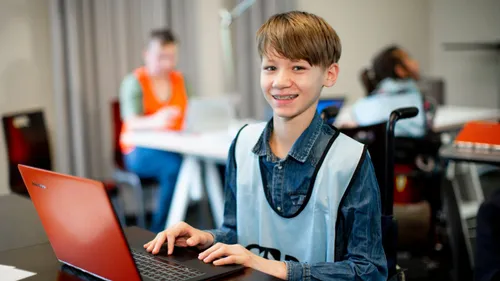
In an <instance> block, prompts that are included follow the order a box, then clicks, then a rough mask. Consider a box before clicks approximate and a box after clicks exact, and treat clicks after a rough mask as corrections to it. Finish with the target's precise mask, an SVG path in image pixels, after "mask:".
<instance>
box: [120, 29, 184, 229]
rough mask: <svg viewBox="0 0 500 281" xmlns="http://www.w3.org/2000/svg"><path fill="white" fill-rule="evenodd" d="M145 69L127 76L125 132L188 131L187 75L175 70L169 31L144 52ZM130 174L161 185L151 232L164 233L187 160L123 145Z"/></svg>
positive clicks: (123, 109)
mask: <svg viewBox="0 0 500 281" xmlns="http://www.w3.org/2000/svg"><path fill="white" fill-rule="evenodd" d="M144 62H145V66H144V67H141V68H138V69H136V70H135V71H134V72H133V73H131V74H129V75H127V76H126V77H125V78H124V79H123V82H122V84H121V88H120V110H121V117H122V119H123V120H124V122H123V128H122V133H124V132H126V131H129V130H144V129H147V130H172V131H179V130H182V129H183V126H184V119H185V112H186V107H187V94H186V88H185V86H184V78H183V76H182V74H181V73H180V72H178V71H175V66H176V63H177V43H176V39H175V37H174V35H173V34H172V32H171V31H170V30H155V31H153V32H152V33H151V38H150V41H149V44H148V46H147V49H146V51H145V53H144ZM121 149H122V152H123V154H124V162H125V167H126V169H127V170H129V171H131V172H133V173H136V174H137V175H138V176H139V177H141V178H146V177H152V178H156V179H157V180H158V181H159V184H160V188H159V191H158V193H157V210H156V211H155V213H154V215H153V220H152V225H151V231H153V232H159V231H161V230H163V229H164V227H165V222H166V218H167V214H168V210H169V208H170V201H171V200H172V196H173V192H174V188H175V184H176V181H177V175H178V173H179V169H180V165H181V161H182V156H181V155H179V154H177V153H172V152H168V151H162V150H155V149H148V148H142V147H130V146H126V145H124V144H121Z"/></svg>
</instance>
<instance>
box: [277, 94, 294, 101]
mask: <svg viewBox="0 0 500 281" xmlns="http://www.w3.org/2000/svg"><path fill="white" fill-rule="evenodd" d="M272 96H273V98H274V99H275V100H293V99H295V98H297V97H298V96H299V95H272Z"/></svg>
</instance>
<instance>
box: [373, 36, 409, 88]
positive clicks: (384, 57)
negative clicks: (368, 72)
mask: <svg viewBox="0 0 500 281" xmlns="http://www.w3.org/2000/svg"><path fill="white" fill-rule="evenodd" d="M400 51H401V48H400V47H399V46H397V45H392V46H389V47H386V48H385V49H384V50H382V51H381V52H380V53H379V54H378V55H377V56H376V57H375V58H374V59H373V72H374V80H375V81H374V82H375V85H377V84H378V83H380V81H382V80H384V79H385V78H393V79H398V78H399V77H398V75H397V74H396V66H397V65H401V66H402V67H405V65H404V64H403V62H402V61H401V56H400V54H399V52H400Z"/></svg>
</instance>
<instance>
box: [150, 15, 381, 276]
mask: <svg viewBox="0 0 500 281" xmlns="http://www.w3.org/2000/svg"><path fill="white" fill-rule="evenodd" d="M257 42H258V50H259V54H260V56H261V60H262V69H261V88H262V91H263V94H264V96H265V98H266V99H267V101H268V102H269V104H270V105H271V107H272V108H273V118H272V119H271V121H269V122H268V123H267V124H258V125H250V126H246V127H244V128H242V129H241V130H240V132H239V134H238V136H237V137H236V138H235V140H234V141H233V144H232V145H231V148H230V152H229V160H228V166H227V167H228V168H227V177H226V188H225V199H226V201H225V214H224V224H223V227H222V229H219V230H213V231H208V232H205V231H201V230H198V229H195V228H193V227H191V226H189V225H187V224H186V223H179V224H177V225H176V226H174V227H172V228H169V229H167V230H165V231H164V232H162V233H160V234H158V235H157V237H156V238H155V239H154V240H153V241H150V242H149V243H147V244H145V245H144V247H145V248H146V249H147V251H149V252H152V253H153V254H156V253H158V251H159V249H160V247H161V246H162V245H163V243H165V242H167V243H168V253H169V254H171V253H172V251H173V246H174V244H175V245H178V246H181V247H182V246H198V248H199V249H202V250H205V251H204V252H202V253H201V254H200V255H199V258H200V259H201V260H203V261H204V262H213V264H215V265H223V264H233V263H237V264H243V265H244V266H247V267H252V268H254V269H257V270H260V271H262V272H265V273H267V274H271V275H273V276H276V277H278V278H281V279H288V280H310V279H314V280H355V279H356V280H360V279H361V280H384V279H386V277H387V268H386V259H385V255H384V250H383V248H382V239H381V225H380V222H381V214H380V198H379V190H378V186H377V182H376V179H375V174H374V170H373V167H372V164H371V162H370V160H369V157H368V155H367V152H366V149H365V148H364V147H363V146H362V145H361V144H360V143H358V142H356V141H354V140H352V139H349V138H348V137H346V136H345V135H342V134H339V132H338V131H337V130H336V129H334V128H332V127H330V126H329V125H327V124H326V123H324V122H323V121H322V120H321V118H320V117H319V115H318V114H317V113H316V105H317V103H318V100H319V96H320V92H321V89H322V88H323V87H331V86H333V85H334V84H335V81H336V80H337V74H338V71H339V66H338V64H337V62H338V60H339V57H340V52H341V45H340V40H339V38H338V36H337V34H336V32H335V31H334V30H333V29H332V27H331V26H330V25H328V24H327V23H326V22H325V21H324V20H323V19H322V18H319V17H317V16H315V15H312V14H309V13H305V12H289V13H284V14H277V15H275V16H273V17H271V18H270V19H269V20H268V21H267V22H266V23H265V24H264V25H263V26H262V27H261V28H260V29H259V31H258V32H257ZM214 242H216V244H215V245H213V244H214ZM236 243H239V245H238V244H236ZM259 254H260V255H262V257H261V256H259Z"/></svg>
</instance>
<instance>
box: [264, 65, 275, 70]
mask: <svg viewBox="0 0 500 281" xmlns="http://www.w3.org/2000/svg"><path fill="white" fill-rule="evenodd" d="M264 70H267V71H274V70H276V66H264Z"/></svg>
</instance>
